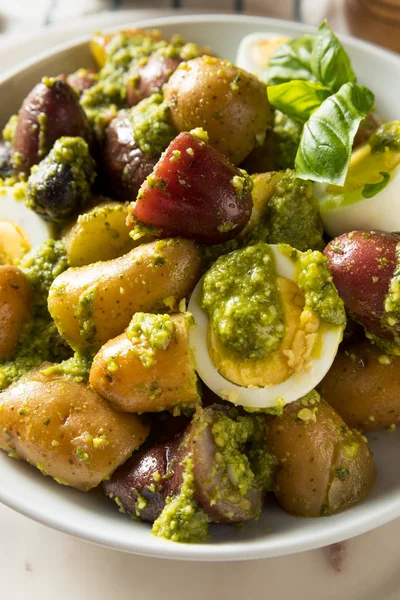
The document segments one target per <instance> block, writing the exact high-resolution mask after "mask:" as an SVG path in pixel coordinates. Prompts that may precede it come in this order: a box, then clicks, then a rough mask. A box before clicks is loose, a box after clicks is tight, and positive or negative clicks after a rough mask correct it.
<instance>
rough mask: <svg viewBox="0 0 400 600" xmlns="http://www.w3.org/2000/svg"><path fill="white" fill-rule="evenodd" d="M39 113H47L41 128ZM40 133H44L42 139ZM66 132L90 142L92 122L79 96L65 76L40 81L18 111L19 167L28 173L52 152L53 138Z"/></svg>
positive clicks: (16, 147) (17, 168) (16, 137)
mask: <svg viewBox="0 0 400 600" xmlns="http://www.w3.org/2000/svg"><path fill="white" fill-rule="evenodd" d="M40 115H45V123H44V126H43V131H42V132H41V128H40V123H39V121H40ZM41 133H42V135H43V136H44V139H43V141H42V142H40V135H41ZM64 135H65V136H72V137H75V136H76V137H82V138H83V139H84V140H86V142H88V143H90V140H91V133H90V128H89V124H88V122H87V119H86V115H85V113H84V112H83V109H82V107H81V106H80V104H79V100H78V97H77V95H76V93H75V92H74V90H73V89H72V88H71V87H70V86H69V85H68V83H67V82H66V81H65V79H64V78H62V77H61V78H59V79H57V80H56V81H55V82H54V84H53V85H50V86H48V85H46V84H45V83H43V82H40V83H38V84H37V85H36V86H35V87H34V88H33V90H32V91H31V92H30V93H29V94H28V96H27V97H26V98H25V100H24V102H23V104H22V107H21V109H20V111H19V113H18V123H17V127H16V131H15V138H14V143H13V151H14V152H15V153H18V155H19V158H20V160H18V164H17V165H16V170H17V171H18V172H23V173H29V170H30V168H31V167H32V166H33V165H36V164H38V163H39V162H40V161H41V160H42V158H44V157H45V156H46V154H48V153H49V152H50V150H51V148H52V146H53V144H54V142H55V141H56V140H58V139H59V138H60V137H62V136H64ZM19 163H21V164H19Z"/></svg>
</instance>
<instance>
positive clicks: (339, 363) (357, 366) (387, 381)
mask: <svg viewBox="0 0 400 600" xmlns="http://www.w3.org/2000/svg"><path fill="white" fill-rule="evenodd" d="M319 390H320V392H321V394H322V395H323V397H324V398H325V400H326V401H327V402H328V403H329V404H330V405H331V406H332V407H333V408H334V409H335V410H336V411H337V412H338V413H339V415H340V416H341V417H342V419H343V420H344V421H345V422H346V423H347V425H348V426H349V427H356V428H358V429H361V430H362V431H375V430H377V429H380V428H382V427H390V426H391V425H396V424H398V423H400V357H399V356H388V355H386V354H384V353H383V352H382V350H380V349H379V348H377V347H376V346H373V345H372V344H371V343H370V342H369V341H368V340H362V341H359V342H356V343H353V344H351V345H348V346H346V348H345V349H341V350H340V351H339V352H338V354H337V355H336V358H335V361H334V363H333V365H332V366H331V368H330V370H329V371H328V374H327V375H326V376H325V378H324V379H323V380H322V382H321V384H320V385H319Z"/></svg>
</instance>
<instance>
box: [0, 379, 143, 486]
mask: <svg viewBox="0 0 400 600" xmlns="http://www.w3.org/2000/svg"><path fill="white" fill-rule="evenodd" d="M0 406H1V408H2V410H1V411H0V448H1V449H2V450H5V451H6V452H8V453H9V454H10V455H11V456H14V457H17V458H22V459H24V460H26V461H28V462H29V463H31V464H32V465H33V466H35V467H37V468H38V469H39V470H40V471H41V472H42V473H43V474H44V475H50V476H51V477H53V478H54V479H55V480H56V481H57V482H58V483H61V484H64V485H70V486H72V487H75V488H77V489H80V490H83V491H88V490H90V489H91V488H94V487H96V486H97V485H99V483H100V482H101V481H103V479H105V478H106V477H108V476H109V475H111V473H112V472H113V471H114V470H115V469H116V468H117V467H118V466H119V465H121V464H122V463H123V462H125V461H126V460H127V459H128V458H129V457H130V455H131V454H132V452H133V450H136V448H138V447H139V446H140V445H141V444H142V442H143V441H144V440H145V439H146V437H147V434H148V432H149V427H148V425H146V424H145V423H144V422H143V421H142V420H141V419H140V418H139V417H137V416H134V415H124V414H118V413H117V412H115V411H113V410H112V409H111V408H110V407H109V405H108V404H107V402H106V401H105V400H104V399H103V398H101V396H99V395H98V394H97V393H96V392H94V391H93V390H91V389H90V388H89V387H88V386H85V385H83V384H80V383H76V382H74V381H72V380H70V379H67V378H63V377H56V378H52V379H47V378H46V377H45V376H44V375H42V374H40V373H35V374H32V375H31V376H30V377H29V378H27V379H25V380H22V381H20V382H18V383H16V384H15V385H13V386H11V387H9V388H8V389H7V390H6V391H4V392H2V393H1V394H0Z"/></svg>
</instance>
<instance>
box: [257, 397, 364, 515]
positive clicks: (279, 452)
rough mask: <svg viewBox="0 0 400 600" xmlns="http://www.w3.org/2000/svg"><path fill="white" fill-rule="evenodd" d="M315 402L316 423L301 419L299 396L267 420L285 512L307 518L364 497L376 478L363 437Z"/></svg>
mask: <svg viewBox="0 0 400 600" xmlns="http://www.w3.org/2000/svg"><path fill="white" fill-rule="evenodd" d="M315 406H317V412H316V413H315V414H316V421H315V423H314V422H312V421H308V422H305V421H302V420H301V419H300V418H298V413H299V411H300V410H301V409H302V408H303V407H302V404H301V401H299V402H294V403H293V404H289V405H288V406H286V407H285V409H284V411H283V415H282V417H271V418H269V420H268V425H267V440H268V447H269V451H270V452H271V453H272V454H274V455H275V456H276V458H277V460H278V463H279V468H278V471H277V474H276V490H275V494H276V497H277V499H278V502H279V504H280V505H281V506H282V508H283V509H284V510H285V511H286V512H288V513H290V514H293V515H298V516H303V517H319V516H324V515H331V514H335V513H338V512H341V511H343V510H345V509H346V508H349V507H350V506H352V505H353V504H355V503H357V502H359V501H360V500H362V499H363V498H365V497H366V496H367V494H368V493H369V491H370V489H371V487H372V486H373V484H374V481H375V466H374V462H373V459H372V456H371V453H370V451H369V448H368V446H367V443H366V442H365V441H364V439H363V438H362V436H361V435H360V434H359V433H357V432H352V431H351V430H350V429H349V428H348V427H347V425H346V424H345V422H344V421H343V420H342V419H341V417H340V416H339V415H338V414H337V413H336V412H335V411H334V410H333V408H331V407H330V406H329V405H328V404H327V403H326V402H325V401H324V400H322V399H321V400H320V402H319V403H318V404H316V405H315Z"/></svg>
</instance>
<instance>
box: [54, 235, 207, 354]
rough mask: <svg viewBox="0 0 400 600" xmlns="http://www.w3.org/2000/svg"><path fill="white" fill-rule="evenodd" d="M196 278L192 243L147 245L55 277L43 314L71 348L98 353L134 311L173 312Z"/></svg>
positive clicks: (197, 264) (197, 270)
mask: <svg viewBox="0 0 400 600" xmlns="http://www.w3.org/2000/svg"><path fill="white" fill-rule="evenodd" d="M199 277H200V251H199V249H198V248H197V246H195V244H194V243H193V242H191V241H189V240H183V239H180V238H175V239H170V240H162V241H158V242H150V243H148V244H143V245H141V246H139V247H138V248H135V249H133V250H131V252H129V253H128V254H125V255H124V256H121V257H119V258H115V259H113V260H109V261H106V262H98V263H95V264H93V265H88V266H85V267H77V268H70V269H68V270H67V271H65V272H64V273H62V274H61V275H59V276H58V277H57V278H56V279H55V281H54V282H53V284H52V286H51V288H50V293H49V299H48V306H49V311H50V314H51V316H52V317H53V319H54V321H55V323H56V325H57V328H58V330H59V332H60V333H61V335H63V336H64V337H65V339H66V340H67V341H68V343H69V344H70V346H71V347H72V348H73V349H74V350H79V349H81V350H86V349H92V350H98V349H99V348H100V347H101V346H102V345H103V344H105V342H108V340H110V339H112V338H114V337H116V336H117V335H119V334H120V333H122V332H123V331H124V330H125V328H126V327H127V326H128V325H129V323H130V320H131V318H132V315H133V314H134V313H135V312H140V311H142V312H166V311H167V310H168V309H169V308H170V309H172V308H177V303H178V302H179V300H181V299H182V298H185V297H186V296H187V295H188V294H189V293H190V292H191V291H192V290H193V288H194V286H195V285H196V283H197V281H198V279H199ZM172 299H173V300H172ZM164 300H167V304H166V303H165V302H164Z"/></svg>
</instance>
